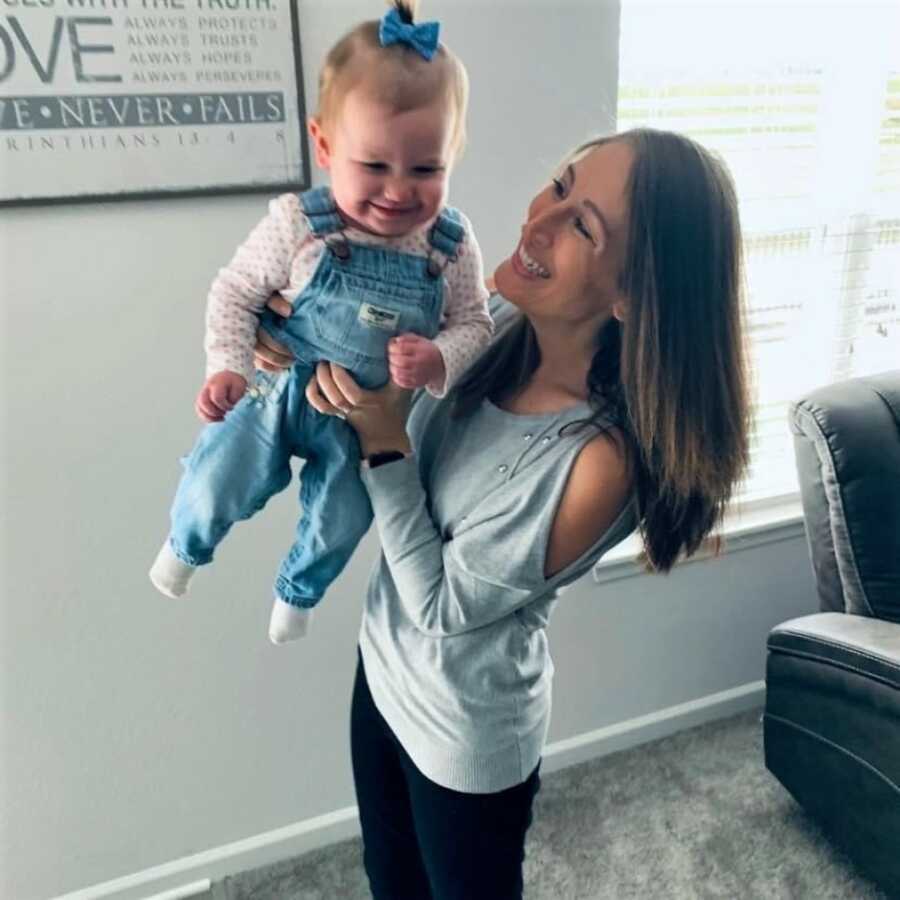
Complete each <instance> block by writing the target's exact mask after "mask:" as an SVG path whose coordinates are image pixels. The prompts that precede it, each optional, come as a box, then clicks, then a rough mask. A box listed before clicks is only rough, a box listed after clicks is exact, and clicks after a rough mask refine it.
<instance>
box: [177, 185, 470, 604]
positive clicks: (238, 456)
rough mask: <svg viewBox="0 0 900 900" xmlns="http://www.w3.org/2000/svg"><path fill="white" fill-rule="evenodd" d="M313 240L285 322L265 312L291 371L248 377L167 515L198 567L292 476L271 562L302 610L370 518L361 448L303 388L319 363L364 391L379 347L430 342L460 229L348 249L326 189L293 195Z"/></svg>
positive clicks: (193, 458)
mask: <svg viewBox="0 0 900 900" xmlns="http://www.w3.org/2000/svg"><path fill="white" fill-rule="evenodd" d="M300 203H301V208H302V209H303V211H304V213H305V215H306V218H307V221H308V223H309V227H310V230H311V232H312V234H313V235H314V236H315V237H317V238H318V239H319V240H322V241H324V242H325V244H326V245H327V247H328V250H327V251H326V252H323V254H322V256H321V259H320V261H319V264H318V266H317V268H316V271H315V273H314V275H313V277H312V279H311V280H310V282H309V284H308V285H307V286H306V287H305V288H304V289H303V290H302V291H301V292H300V293H299V294H298V295H297V297H296V299H295V300H294V302H293V312H292V314H291V316H290V318H289V319H282V318H281V317H279V316H276V315H275V314H274V313H271V312H269V311H266V312H265V313H264V314H263V315H262V317H261V327H263V328H264V329H265V330H266V331H268V332H269V333H270V334H272V336H273V337H275V338H276V339H277V340H279V341H281V342H282V343H283V344H286V345H287V346H288V347H289V348H290V350H291V352H292V353H293V354H294V357H295V359H296V362H295V364H294V366H293V367H292V368H291V369H290V370H289V371H285V372H281V373H276V374H273V373H269V372H262V371H258V372H257V373H256V380H255V384H254V385H253V386H251V387H250V388H249V389H248V391H247V393H246V394H245V395H244V397H243V398H242V399H241V401H240V402H239V403H238V404H237V406H235V408H234V409H233V410H232V411H231V412H229V413H228V414H227V415H226V417H225V420H224V421H223V422H217V423H214V424H211V425H208V426H207V427H206V428H204V430H203V431H202V432H201V434H200V437H199V438H198V440H197V443H196V445H195V446H194V449H193V450H192V451H191V454H190V455H189V456H188V457H186V458H185V459H184V460H183V465H184V469H185V471H184V474H183V476H182V479H181V482H180V484H179V486H178V491H177V493H176V495H175V501H174V503H173V506H172V513H171V518H172V531H171V534H170V542H171V546H172V549H173V551H174V552H175V554H176V556H178V557H179V558H180V559H181V560H182V561H183V562H186V563H188V564H189V565H193V566H199V565H203V564H205V563H208V562H210V561H211V560H212V557H213V551H214V550H215V547H216V546H217V545H218V543H219V542H220V541H221V540H222V538H224V537H225V535H226V534H227V533H228V530H229V529H230V528H231V526H232V525H233V524H234V523H235V522H237V521H239V520H241V519H248V518H250V516H252V515H253V514H254V513H255V512H256V511H257V510H259V509H262V507H263V506H264V505H265V504H266V502H267V501H268V499H269V498H270V497H271V496H272V495H273V494H276V493H277V492H278V491H281V490H283V489H284V488H285V487H287V485H288V484H289V483H290V480H291V469H290V459H291V457H292V456H299V457H301V458H303V459H304V460H305V461H306V462H305V464H304V466H303V468H302V470H301V472H300V503H301V505H302V508H303V512H302V515H301V518H300V521H299V522H298V524H297V534H296V539H295V541H294V544H293V546H292V547H291V549H290V552H289V553H288V555H287V557H286V558H285V559H284V561H283V562H282V564H281V568H280V569H279V572H278V577H277V579H276V581H275V594H276V595H277V596H278V597H280V598H281V599H282V600H284V601H286V602H288V603H291V604H293V605H295V606H300V607H304V608H309V607H312V606H315V604H316V603H317V602H318V601H319V600H320V599H321V597H322V595H323V594H324V593H325V590H326V589H327V587H328V585H329V584H331V582H332V581H333V580H334V579H335V578H336V577H337V576H338V574H339V573H340V572H341V570H342V569H343V568H344V566H345V565H346V563H347V561H348V560H349V558H350V556H351V554H352V553H353V551H354V549H355V548H356V545H357V544H358V543H359V541H360V539H361V538H362V537H363V535H364V534H365V533H366V531H368V529H369V525H370V524H371V521H372V508H371V505H370V504H369V497H368V494H367V492H366V489H365V487H364V485H363V483H362V481H361V480H360V477H359V464H360V451H359V442H358V440H357V438H356V434H355V433H354V431H353V429H352V428H351V427H350V426H349V425H348V424H347V423H346V422H345V421H343V420H342V419H339V418H337V417H335V416H327V415H322V414H321V413H318V412H316V411H315V410H314V409H313V408H312V407H310V406H309V405H308V404H307V402H306V397H305V394H304V392H305V390H306V385H307V382H308V381H309V379H310V378H311V377H312V374H313V370H314V368H315V364H316V363H317V362H318V361H319V360H323V359H324V360H331V361H333V362H336V363H338V364H339V365H341V366H343V367H345V368H346V369H348V370H349V371H350V372H352V374H353V376H354V378H355V379H356V381H357V382H358V383H359V384H360V385H361V386H363V387H366V388H375V387H379V386H381V385H383V384H384V383H386V382H387V380H388V367H387V342H388V340H389V339H390V338H391V337H393V336H394V335H396V334H401V333H403V332H415V333H416V334H420V335H422V336H424V337H428V338H431V337H434V335H435V334H437V332H438V327H439V325H440V320H441V312H442V308H443V278H442V272H443V269H444V267H445V266H446V265H447V264H448V263H449V262H451V261H453V260H454V259H455V258H456V252H457V249H458V247H459V244H460V242H461V241H462V239H463V237H464V235H465V230H464V228H463V226H462V225H461V223H460V220H459V216H458V214H457V213H456V211H455V210H452V209H449V208H446V209H444V210H443V211H442V212H441V214H440V215H439V216H438V218H437V219H436V220H435V224H434V226H433V227H432V229H431V232H430V234H429V242H430V245H431V250H430V252H429V256H428V258H427V259H426V258H424V257H421V256H414V255H412V254H409V253H401V252H398V251H396V250H391V249H388V248H385V247H372V246H365V245H362V244H356V243H352V242H350V241H348V240H347V238H346V236H345V235H344V233H343V228H344V223H343V222H342V220H341V218H340V215H339V213H338V211H337V207H336V206H335V204H334V199H333V197H332V194H331V190H330V189H329V188H327V187H322V188H315V189H313V190H310V191H306V192H305V193H303V194H301V195H300Z"/></svg>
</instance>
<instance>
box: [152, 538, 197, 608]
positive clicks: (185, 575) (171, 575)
mask: <svg viewBox="0 0 900 900" xmlns="http://www.w3.org/2000/svg"><path fill="white" fill-rule="evenodd" d="M196 571H197V567H196V566H189V565H188V564H187V563H186V562H182V561H181V560H180V559H179V558H178V557H177V556H176V555H175V551H174V550H173V549H172V547H171V545H170V544H169V541H168V539H166V542H165V543H164V544H163V545H162V548H161V549H160V551H159V553H158V554H157V555H156V559H155V560H154V561H153V565H152V566H151V567H150V580H151V581H152V582H153V586H154V587H155V588H156V589H157V590H158V591H159V592H160V593H161V594H165V595H166V596H167V597H172V598H173V599H175V598H178V597H181V596H182V595H183V594H186V593H187V589H188V582H189V581H190V580H191V576H192V575H193V574H194V572H196Z"/></svg>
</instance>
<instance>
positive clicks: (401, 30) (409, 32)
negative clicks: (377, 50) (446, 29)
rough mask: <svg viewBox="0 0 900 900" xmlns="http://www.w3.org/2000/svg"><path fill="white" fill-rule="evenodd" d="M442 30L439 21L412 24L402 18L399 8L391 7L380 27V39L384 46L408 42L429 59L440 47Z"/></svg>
mask: <svg viewBox="0 0 900 900" xmlns="http://www.w3.org/2000/svg"><path fill="white" fill-rule="evenodd" d="M440 30H441V26H440V23H439V22H423V23H422V24H421V25H410V24H408V23H406V22H404V21H403V19H401V18H400V13H398V12H397V8H396V7H393V8H391V9H389V10H388V11H387V12H386V13H385V14H384V18H383V19H382V20H381V26H380V27H379V29H378V40H379V41H381V46H382V47H388V46H390V45H391V44H408V45H409V46H410V47H412V48H413V50H416V51H418V52H419V53H421V54H422V56H424V57H425V59H427V60H429V61H430V60H431V57H432V56H434V54H435V52H436V51H437V47H438V34H439V32H440Z"/></svg>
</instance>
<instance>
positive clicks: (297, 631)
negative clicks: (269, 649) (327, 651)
mask: <svg viewBox="0 0 900 900" xmlns="http://www.w3.org/2000/svg"><path fill="white" fill-rule="evenodd" d="M312 614H313V611H312V610H311V609H302V608H301V607H299V606H293V605H292V604H290V603H288V602H286V601H285V600H282V599H281V597H276V598H275V605H274V606H273V607H272V617H271V618H270V619H269V640H270V641H271V642H272V643H273V644H286V643H287V642H288V641H296V640H297V639H298V638H302V637H304V636H305V635H306V630H307V628H309V621H310V619H311V618H312Z"/></svg>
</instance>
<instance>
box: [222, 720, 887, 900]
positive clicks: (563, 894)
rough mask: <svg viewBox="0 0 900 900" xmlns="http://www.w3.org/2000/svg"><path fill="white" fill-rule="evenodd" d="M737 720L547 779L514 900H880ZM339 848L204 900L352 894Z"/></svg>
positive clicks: (353, 871)
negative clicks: (521, 889) (521, 887)
mask: <svg viewBox="0 0 900 900" xmlns="http://www.w3.org/2000/svg"><path fill="white" fill-rule="evenodd" d="M759 718H760V713H759V712H758V711H757V712H749V713H742V714H741V715H739V716H735V717H733V718H730V719H725V720H722V721H720V722H714V723H712V724H709V725H703V726H701V727H699V728H694V729H691V730H689V731H684V732H681V733H680V734H677V735H674V736H672V737H669V738H665V739H663V740H660V741H655V742H653V743H650V744H645V745H643V746H642V747H637V748H634V749H632V750H626V751H624V752H622V753H616V754H613V755H611V756H605V757H603V758H602V759H598V760H594V761H592V762H589V763H584V764H582V765H579V766H574V767H572V768H570V769H566V770H564V771H562V772H556V773H554V774H551V775H547V776H545V777H544V779H543V786H542V788H541V791H540V793H539V794H538V798H537V801H536V808H535V821H534V825H533V826H532V828H531V830H530V831H529V834H528V843H527V848H526V850H527V858H526V863H525V897H526V900H600V898H603V900H606V898H610V900H628V898H640V900H657V898H658V900H663V898H665V900H672V898H679V900H680V898H691V900H693V898H728V900H738V898H740V900H743V898H747V900H757V898H758V900H782V898H783V900H806V898H809V900H882V898H884V896H885V895H884V894H882V893H881V892H879V891H878V890H877V889H876V888H875V887H874V886H873V885H872V884H871V883H870V882H868V881H867V880H865V879H864V878H863V877H862V876H861V875H860V873H859V872H858V871H857V870H856V869H855V868H854V867H853V865H852V864H851V863H850V862H849V860H848V859H847V858H846V857H845V856H844V855H843V854H841V853H839V852H838V851H836V850H835V849H834V848H833V847H832V846H831V845H830V844H829V843H828V842H827V841H826V840H825V838H824V837H823V835H822V834H821V832H820V831H819V830H818V828H816V826H815V825H813V823H812V822H811V821H810V820H809V819H807V817H806V816H805V814H804V813H803V811H802V810H801V809H800V808H799V807H798V806H797V805H796V804H795V803H794V801H793V800H792V799H791V797H790V796H789V795H788V794H787V793H786V792H785V790H784V789H783V788H782V787H781V786H780V785H779V783H778V782H777V781H776V780H775V779H774V778H773V777H772V776H771V775H770V774H769V773H768V772H767V771H766V769H765V767H764V765H763V751H762V726H761V724H760V721H759ZM369 896H370V895H369V892H368V887H367V882H366V878H365V873H364V872H363V869H362V863H361V852H360V843H359V841H358V840H353V841H345V842H343V843H341V844H337V845H335V846H333V847H328V848H324V849H321V850H316V851H315V852H313V853H309V854H306V855H305V856H302V857H298V858H296V859H292V860H287V861H284V862H281V863H278V864H276V865H273V866H267V867H265V868H263V869H258V870H255V871H253V872H245V873H242V874H240V875H237V876H233V877H231V878H226V879H225V880H224V881H223V882H220V883H217V884H215V885H214V886H213V891H212V894H211V898H212V900H357V898H358V900H365V898H368V897H369Z"/></svg>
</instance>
